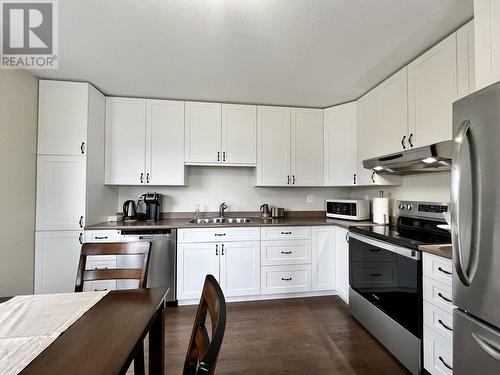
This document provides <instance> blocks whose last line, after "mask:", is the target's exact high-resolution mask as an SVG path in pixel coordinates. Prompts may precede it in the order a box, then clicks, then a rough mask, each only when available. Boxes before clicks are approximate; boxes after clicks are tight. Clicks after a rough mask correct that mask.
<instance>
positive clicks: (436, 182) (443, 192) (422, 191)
mask: <svg viewBox="0 0 500 375" xmlns="http://www.w3.org/2000/svg"><path fill="white" fill-rule="evenodd" d="M450 187H451V173H450V172H441V173H429V174H424V175H409V176H404V177H403V184H402V185H400V186H392V187H378V188H375V187H356V188H353V189H352V190H351V198H353V199H364V198H365V196H366V195H368V196H369V197H370V199H371V198H373V197H378V196H379V193H380V191H381V190H383V191H384V196H385V197H389V198H391V210H392V214H393V215H395V210H394V208H395V204H394V203H395V201H396V200H405V199H407V200H414V201H432V202H449V201H450Z"/></svg>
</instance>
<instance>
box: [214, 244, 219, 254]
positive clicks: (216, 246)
mask: <svg viewBox="0 0 500 375" xmlns="http://www.w3.org/2000/svg"><path fill="white" fill-rule="evenodd" d="M215 255H219V245H217V244H216V245H215Z"/></svg>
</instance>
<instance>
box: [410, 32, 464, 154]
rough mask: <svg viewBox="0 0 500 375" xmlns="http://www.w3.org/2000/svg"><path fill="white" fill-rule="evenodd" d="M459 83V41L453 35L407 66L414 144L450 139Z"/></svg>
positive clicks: (419, 144)
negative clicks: (453, 104) (453, 108)
mask: <svg viewBox="0 0 500 375" xmlns="http://www.w3.org/2000/svg"><path fill="white" fill-rule="evenodd" d="M457 86H458V84H457V41H456V34H452V35H450V36H449V37H448V38H446V39H445V40H443V41H442V42H440V43H439V44H437V45H436V46H434V47H433V48H431V49H430V50H429V51H427V52H425V53H424V54H423V55H421V56H420V57H418V58H417V59H415V60H414V61H412V62H411V63H410V64H409V65H408V103H409V129H410V130H409V131H410V135H412V134H413V136H412V142H413V145H414V146H426V145H429V144H432V143H435V142H440V141H445V140H449V139H451V137H452V103H453V102H454V101H456V100H457V97H458V87H457Z"/></svg>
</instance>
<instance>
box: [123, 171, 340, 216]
mask: <svg viewBox="0 0 500 375" xmlns="http://www.w3.org/2000/svg"><path fill="white" fill-rule="evenodd" d="M254 184H255V177H254V169H253V168H229V167H189V169H188V178H187V186H184V187H155V186H149V187H146V186H144V187H142V186H137V187H136V186H121V187H120V193H119V194H120V197H119V202H118V212H121V211H122V205H123V202H124V201H125V200H127V199H135V200H137V198H138V197H139V195H140V194H143V193H145V192H146V191H156V192H158V193H162V194H166V195H167V197H165V198H164V200H163V202H162V203H163V206H162V211H175V212H192V211H194V210H195V209H196V207H197V206H198V205H199V208H200V210H202V211H216V210H217V208H218V206H219V204H220V203H221V202H223V201H226V202H227V204H228V206H229V208H228V211H257V210H258V209H259V207H260V205H261V204H263V203H268V204H270V205H274V206H278V207H284V208H285V209H287V210H295V211H310V210H324V205H325V199H328V198H348V197H349V195H350V190H349V189H348V188H324V187H323V188H288V187H286V188H263V187H254ZM308 194H314V197H315V203H306V195H308Z"/></svg>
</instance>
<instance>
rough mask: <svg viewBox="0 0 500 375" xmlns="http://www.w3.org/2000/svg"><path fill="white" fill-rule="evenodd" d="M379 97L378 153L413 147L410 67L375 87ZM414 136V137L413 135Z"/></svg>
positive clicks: (376, 142)
mask: <svg viewBox="0 0 500 375" xmlns="http://www.w3.org/2000/svg"><path fill="white" fill-rule="evenodd" d="M375 93H376V97H377V125H378V129H377V133H378V134H377V135H378V137H377V138H375V139H374V141H375V142H374V143H375V144H376V149H377V154H376V155H375V156H382V155H386V154H392V153H394V152H398V151H401V150H403V149H405V148H407V147H411V140H408V135H407V134H408V69H407V68H406V67H404V68H403V69H401V70H400V71H399V72H397V73H396V74H394V75H393V76H392V77H390V78H388V79H387V80H385V81H384V82H383V83H382V84H380V85H379V86H377V88H376V89H375ZM412 138H413V137H412Z"/></svg>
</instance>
